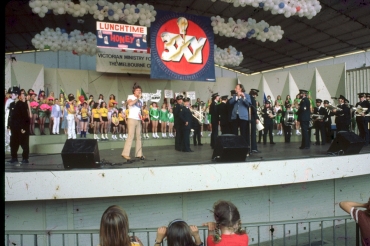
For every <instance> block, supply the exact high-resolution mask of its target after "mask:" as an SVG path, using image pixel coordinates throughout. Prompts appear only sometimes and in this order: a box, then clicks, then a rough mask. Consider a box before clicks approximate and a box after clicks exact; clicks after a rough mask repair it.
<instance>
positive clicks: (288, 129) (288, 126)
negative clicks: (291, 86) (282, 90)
mask: <svg viewBox="0 0 370 246" xmlns="http://www.w3.org/2000/svg"><path fill="white" fill-rule="evenodd" d="M289 113H290V114H291V116H292V117H293V118H292V119H290V120H291V122H287V114H289ZM281 119H282V125H283V130H284V139H285V143H290V137H291V135H292V126H293V124H294V113H293V110H292V105H291V104H290V103H285V110H284V111H283V113H282V117H281Z"/></svg>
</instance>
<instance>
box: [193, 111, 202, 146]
mask: <svg viewBox="0 0 370 246" xmlns="http://www.w3.org/2000/svg"><path fill="white" fill-rule="evenodd" d="M191 107H192V109H193V110H196V111H198V105H195V104H194V105H192V106H191ZM201 127H202V125H201V123H200V122H199V119H197V118H196V117H195V115H194V113H193V118H192V123H191V129H193V133H194V134H193V144H194V146H196V145H199V146H201V145H203V144H202V141H201V139H202V136H201V135H200V129H201Z"/></svg>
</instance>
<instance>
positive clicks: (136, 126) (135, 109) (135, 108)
mask: <svg viewBox="0 0 370 246" xmlns="http://www.w3.org/2000/svg"><path fill="white" fill-rule="evenodd" d="M132 93H133V95H129V96H128V97H127V106H128V112H129V113H128V116H127V130H128V137H127V140H126V142H125V146H124V148H123V151H122V154H121V155H122V157H123V158H125V159H126V160H127V161H130V160H131V157H130V151H131V146H132V141H133V139H134V137H135V138H136V146H135V154H134V155H135V157H136V158H138V159H140V160H145V156H144V155H143V147H142V144H141V127H142V123H141V120H142V117H141V108H142V107H143V101H142V99H141V93H142V90H141V87H140V85H137V84H136V83H135V84H134V86H133V88H132Z"/></svg>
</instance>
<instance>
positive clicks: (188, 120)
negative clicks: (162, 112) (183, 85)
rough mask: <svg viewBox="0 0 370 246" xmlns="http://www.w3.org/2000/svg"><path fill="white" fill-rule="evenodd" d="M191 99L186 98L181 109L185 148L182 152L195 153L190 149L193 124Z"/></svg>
mask: <svg viewBox="0 0 370 246" xmlns="http://www.w3.org/2000/svg"><path fill="white" fill-rule="evenodd" d="M189 104H190V98H189V97H187V98H184V106H183V107H182V108H181V109H180V114H179V117H180V121H181V125H182V126H181V127H182V132H183V144H182V145H183V147H182V152H194V151H193V150H191V149H190V131H191V124H192V121H193V115H192V113H191V111H190V108H189Z"/></svg>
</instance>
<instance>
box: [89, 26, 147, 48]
mask: <svg viewBox="0 0 370 246" xmlns="http://www.w3.org/2000/svg"><path fill="white" fill-rule="evenodd" d="M96 32H97V33H96V37H97V38H96V45H97V47H99V48H111V49H126V50H127V49H135V50H140V49H141V50H146V49H147V46H148V45H147V38H146V37H147V36H146V35H147V28H146V27H145V26H134V25H127V24H121V23H109V22H100V21H97V22H96Z"/></svg>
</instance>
